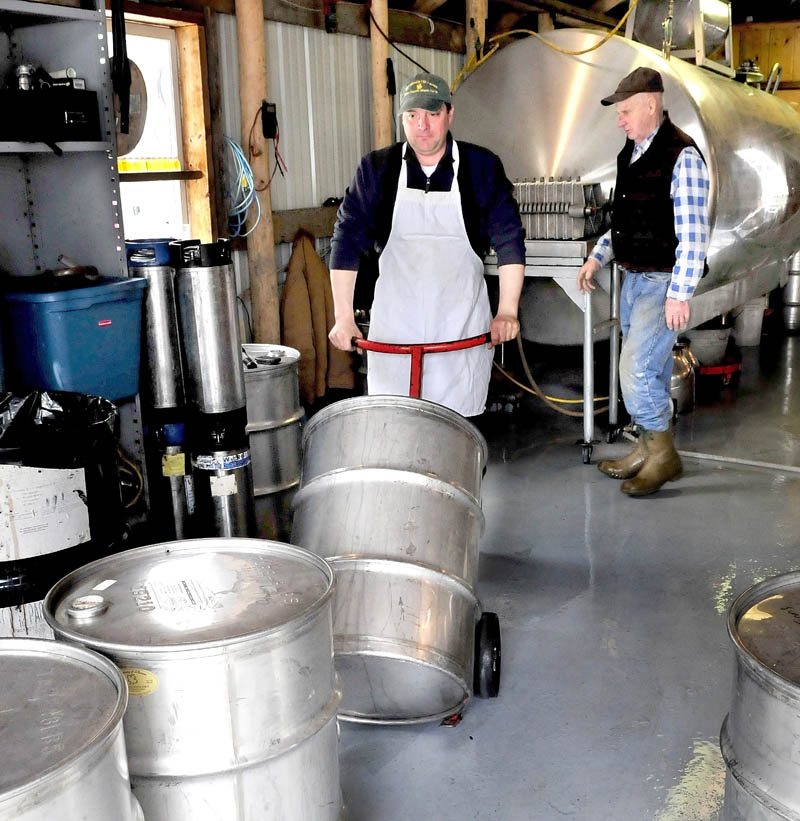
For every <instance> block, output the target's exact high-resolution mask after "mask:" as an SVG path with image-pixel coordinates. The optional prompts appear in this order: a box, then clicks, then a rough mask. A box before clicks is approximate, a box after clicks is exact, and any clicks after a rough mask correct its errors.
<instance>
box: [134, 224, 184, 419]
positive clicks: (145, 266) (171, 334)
mask: <svg viewBox="0 0 800 821" xmlns="http://www.w3.org/2000/svg"><path fill="white" fill-rule="evenodd" d="M171 242H172V240H170V239H153V240H126V242H125V253H126V255H127V259H128V269H129V271H130V273H131V276H142V277H145V279H147V292H146V293H145V297H144V304H143V306H142V313H143V319H144V348H145V352H146V353H145V356H144V357H143V359H142V366H143V367H142V370H143V376H144V379H143V380H142V388H143V393H144V394H145V398H146V400H147V403H148V405H149V406H150V407H153V408H180V407H183V404H184V393H183V368H182V364H181V343H180V333H179V329H178V307H177V302H176V298H175V269H174V268H173V267H172V266H171V265H170V264H169V262H170V250H169V246H170V243H171Z"/></svg>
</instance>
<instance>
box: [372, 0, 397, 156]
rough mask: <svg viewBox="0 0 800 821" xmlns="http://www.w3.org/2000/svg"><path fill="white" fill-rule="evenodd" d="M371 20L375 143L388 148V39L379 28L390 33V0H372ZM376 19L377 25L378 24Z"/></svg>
mask: <svg viewBox="0 0 800 821" xmlns="http://www.w3.org/2000/svg"><path fill="white" fill-rule="evenodd" d="M371 11H372V16H373V17H374V18H375V21H374V22H373V20H372V19H370V21H369V41H370V52H371V54H372V147H373V148H375V149H378V148H386V146H387V145H390V144H391V142H392V98H391V97H390V96H389V90H388V89H387V87H386V60H387V59H388V57H389V43H388V42H387V41H386V38H385V37H384V36H383V35H382V34H381V33H380V31H378V27H380V29H381V31H383V33H384V34H385V35H386V37H388V36H389V3H388V0H373V2H372V6H371ZM375 23H377V26H376V25H375Z"/></svg>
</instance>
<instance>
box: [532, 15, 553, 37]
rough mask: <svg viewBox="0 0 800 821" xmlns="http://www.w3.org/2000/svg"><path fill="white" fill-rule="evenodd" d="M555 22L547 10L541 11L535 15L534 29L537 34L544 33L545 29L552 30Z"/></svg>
mask: <svg viewBox="0 0 800 821" xmlns="http://www.w3.org/2000/svg"><path fill="white" fill-rule="evenodd" d="M554 30H555V24H554V23H553V15H552V14H550V13H549V12H546V11H543V12H541V13H540V14H538V15H537V18H536V31H538V32H539V34H544V33H545V32H546V31H554Z"/></svg>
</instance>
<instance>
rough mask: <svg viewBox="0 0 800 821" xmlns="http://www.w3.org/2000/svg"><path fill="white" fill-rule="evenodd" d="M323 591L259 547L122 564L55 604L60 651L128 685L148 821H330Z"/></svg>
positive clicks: (69, 583) (215, 545)
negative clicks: (74, 646)
mask: <svg viewBox="0 0 800 821" xmlns="http://www.w3.org/2000/svg"><path fill="white" fill-rule="evenodd" d="M332 593H333V574H332V571H331V569H330V568H329V567H328V566H327V565H326V564H325V562H324V561H322V560H321V559H320V558H318V557H317V556H314V555H313V554H311V553H309V552H308V551H305V550H300V549H298V548H296V547H292V546H290V545H285V544H280V543H278V542H267V541H261V540H255V539H252V540H248V539H198V540H194V541H185V542H169V543H166V544H161V545H153V546H150V547H143V548H138V549H136V550H130V551H127V552H126V553H122V554H119V555H117V556H115V557H112V558H111V559H110V560H109V561H105V560H102V561H99V562H93V563H92V564H89V565H86V566H85V567H83V568H80V569H79V570H77V571H75V572H73V573H71V574H70V575H68V576H66V577H65V578H64V579H62V580H61V581H60V582H58V584H56V585H55V586H54V587H53V589H52V590H51V591H50V592H49V593H48V596H47V599H46V602H45V611H46V614H47V619H48V622H49V623H50V625H51V627H52V628H53V630H54V632H55V634H56V637H57V638H59V639H61V640H64V641H69V642H74V643H80V644H84V645H86V646H87V647H90V648H92V649H96V650H97V651H99V652H101V653H103V654H104V655H106V656H108V657H109V658H110V659H111V660H112V661H114V662H115V663H116V664H117V665H118V666H119V667H120V668H121V669H122V672H123V673H124V674H125V676H126V678H127V680H128V686H129V689H130V694H131V698H130V703H129V705H128V710H127V712H126V714H125V739H126V742H127V749H128V760H129V764H130V771H131V784H132V786H133V791H134V793H135V795H136V796H137V798H138V799H139V801H140V802H141V804H142V808H143V810H144V813H145V817H146V818H147V821H284V819H295V818H296V819H304V821H306V819H307V821H332V820H333V819H337V818H338V817H339V815H340V812H341V807H342V801H341V794H340V789H339V766H338V750H337V742H338V733H337V725H336V710H337V707H338V705H339V701H340V698H341V695H340V693H339V691H338V688H337V686H336V680H335V673H334V668H333V647H332V632H331V596H332ZM108 817H109V818H111V817H112V816H108Z"/></svg>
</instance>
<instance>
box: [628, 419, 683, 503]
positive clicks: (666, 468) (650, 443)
mask: <svg viewBox="0 0 800 821" xmlns="http://www.w3.org/2000/svg"><path fill="white" fill-rule="evenodd" d="M642 437H644V440H645V447H646V448H647V459H645V462H644V464H643V465H642V467H641V470H640V471H639V472H638V473H637V474H636V476H634V477H633V478H632V479H628V481H627V482H623V483H622V488H621V490H622V492H623V493H627V494H628V496H648V495H649V494H651V493H655V492H656V491H657V490H658V489H659V488H660V487H661V485H663V484H664V482H671V481H673V480H674V479H680V478H681V476H682V475H683V465H682V464H681V457H680V456H678V451H676V450H675V445H674V444H673V443H672V431H671V430H663V431H655V430H646V431H644V432H643V433H642ZM642 437H640V438H642Z"/></svg>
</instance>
